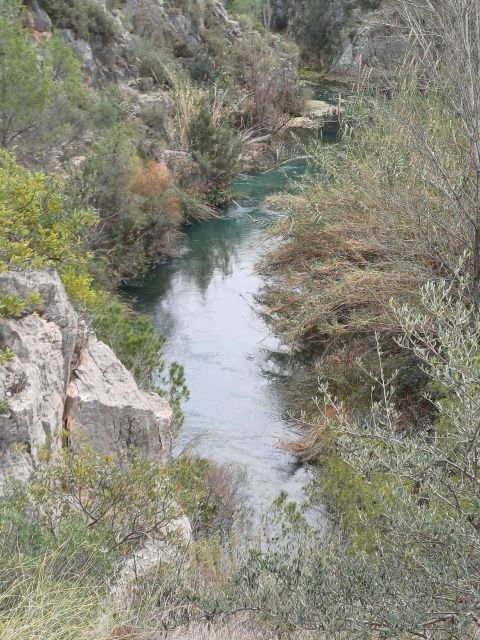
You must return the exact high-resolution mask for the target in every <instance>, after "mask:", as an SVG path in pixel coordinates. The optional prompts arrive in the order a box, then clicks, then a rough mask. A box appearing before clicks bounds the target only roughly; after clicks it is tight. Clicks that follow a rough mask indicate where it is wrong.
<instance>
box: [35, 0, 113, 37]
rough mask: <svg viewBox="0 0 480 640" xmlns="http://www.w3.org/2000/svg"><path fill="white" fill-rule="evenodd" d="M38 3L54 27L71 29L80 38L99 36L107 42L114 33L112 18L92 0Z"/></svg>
mask: <svg viewBox="0 0 480 640" xmlns="http://www.w3.org/2000/svg"><path fill="white" fill-rule="evenodd" d="M40 5H41V6H42V8H43V9H45V11H46V12H47V13H48V15H49V16H50V17H51V19H52V22H53V23H54V25H55V26H56V27H59V28H61V29H73V31H75V33H76V34H77V36H78V37H80V38H83V39H85V40H89V39H90V38H91V37H92V36H100V37H101V38H102V40H103V43H104V44H108V43H109V42H110V41H111V40H112V39H113V37H114V35H115V31H114V27H113V21H112V18H111V17H110V16H109V14H108V13H107V12H106V11H104V10H103V9H102V7H101V6H99V5H98V4H96V3H95V2H94V1H93V0H40Z"/></svg>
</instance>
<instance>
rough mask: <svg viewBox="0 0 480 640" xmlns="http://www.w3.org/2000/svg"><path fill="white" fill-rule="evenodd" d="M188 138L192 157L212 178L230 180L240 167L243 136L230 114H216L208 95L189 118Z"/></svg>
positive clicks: (223, 181) (218, 180)
mask: <svg viewBox="0 0 480 640" xmlns="http://www.w3.org/2000/svg"><path fill="white" fill-rule="evenodd" d="M188 140H189V147H190V149H191V151H192V153H193V157H194V158H195V160H196V161H197V162H198V163H199V164H200V166H201V167H202V168H203V169H204V171H205V172H206V173H207V175H208V176H209V178H210V179H211V180H212V181H215V182H219V183H225V182H228V181H229V180H231V179H232V177H233V176H234V175H235V173H236V172H237V171H238V167H239V158H240V153H241V149H242V142H241V139H240V137H239V135H238V133H236V132H235V131H234V129H233V128H232V126H231V123H230V121H229V118H228V117H227V116H221V117H220V118H218V119H215V118H214V116H213V115H212V104H211V102H210V101H209V100H207V99H206V98H204V99H203V100H202V101H201V103H200V105H199V107H198V110H197V113H196V115H195V116H194V117H193V118H192V120H191V121H190V124H189V129H188Z"/></svg>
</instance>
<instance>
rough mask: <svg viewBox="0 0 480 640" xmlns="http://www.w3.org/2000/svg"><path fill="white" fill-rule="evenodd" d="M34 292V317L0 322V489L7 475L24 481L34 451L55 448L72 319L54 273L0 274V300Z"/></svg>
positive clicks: (69, 358) (71, 341)
mask: <svg viewBox="0 0 480 640" xmlns="http://www.w3.org/2000/svg"><path fill="white" fill-rule="evenodd" d="M33 292H35V293H38V294H40V296H41V298H42V300H43V303H42V304H41V305H39V307H38V308H37V310H36V313H34V314H32V313H29V314H28V315H25V316H24V317H21V318H17V319H7V318H1V319H0V347H1V348H2V349H4V348H6V347H9V348H10V349H12V351H13V352H14V353H15V358H14V360H13V361H12V362H9V363H7V364H5V365H3V366H2V367H0V398H1V399H2V400H3V404H4V405H5V406H4V407H2V411H3V413H2V415H0V486H1V484H3V480H4V478H5V476H6V475H7V474H10V473H13V475H14V476H15V477H18V478H21V479H24V478H25V477H28V474H29V472H30V471H31V469H32V468H33V465H34V464H35V460H36V457H37V452H38V449H39V447H41V446H42V445H44V444H48V445H49V446H50V447H52V448H55V447H56V446H58V435H59V434H60V433H61V429H62V421H63V411H64V404H65V397H66V391H67V386H68V382H69V377H70V367H71V363H72V358H73V354H74V350H75V344H76V339H77V332H78V320H77V316H76V314H75V312H74V311H73V309H72V307H71V305H70V303H69V301H68V298H67V295H66V293H65V290H64V288H63V286H62V284H61V282H60V278H59V277H58V275H57V274H56V273H49V272H47V271H39V272H32V273H12V272H7V273H2V274H0V297H2V298H3V297H5V296H7V295H15V296H18V297H19V298H22V299H27V298H28V296H29V295H30V294H31V293H33Z"/></svg>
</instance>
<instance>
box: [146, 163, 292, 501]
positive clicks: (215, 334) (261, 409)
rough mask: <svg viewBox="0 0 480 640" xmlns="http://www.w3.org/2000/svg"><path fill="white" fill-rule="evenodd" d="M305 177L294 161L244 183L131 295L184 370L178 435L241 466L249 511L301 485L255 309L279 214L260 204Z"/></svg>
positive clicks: (268, 339) (267, 340)
mask: <svg viewBox="0 0 480 640" xmlns="http://www.w3.org/2000/svg"><path fill="white" fill-rule="evenodd" d="M302 171H303V167H302V166H301V165H299V164H298V163H295V162H292V163H290V164H289V165H286V166H284V167H283V168H280V169H276V170H274V171H270V172H268V173H266V174H260V175H256V176H253V177H251V176H249V177H246V178H243V179H240V180H239V181H238V182H237V183H236V184H235V185H234V200H235V202H232V204H231V205H230V206H229V207H228V208H226V210H225V213H224V215H223V216H222V218H220V219H218V220H212V221H209V222H206V223H202V224H198V225H194V226H192V227H190V228H187V230H186V238H185V242H184V249H183V252H182V254H181V256H179V257H178V258H175V259H173V260H171V261H170V262H169V263H168V264H165V265H162V266H160V267H158V268H157V269H155V270H154V271H152V272H151V273H150V275H149V276H148V277H147V278H146V280H145V281H144V282H143V284H142V286H141V287H140V288H138V289H136V290H135V296H136V299H137V307H138V308H139V309H140V310H141V311H143V312H145V313H147V314H148V315H149V316H150V317H151V318H152V320H153V321H154V323H155V325H156V326H157V328H158V329H159V330H160V331H161V332H163V333H164V334H165V336H166V337H167V358H168V359H169V360H177V361H179V362H181V363H182V364H183V365H184V367H185V373H186V377H187V382H188V386H189V389H190V395H191V397H190V400H189V401H188V402H187V403H186V404H185V425H184V430H183V433H184V435H185V436H187V437H189V436H190V437H191V436H197V435H200V434H201V435H202V436H203V437H202V438H201V439H200V441H199V443H198V444H197V447H196V448H197V450H198V451H199V453H200V454H202V455H205V456H206V457H208V458H210V459H213V460H217V461H219V462H227V463H230V462H231V463H237V464H240V465H243V466H245V467H246V469H247V471H248V474H249V477H250V487H251V495H252V502H253V504H255V505H264V504H266V503H268V502H269V501H271V500H272V499H273V498H275V497H276V496H277V495H278V493H279V492H280V490H282V489H284V490H286V491H288V492H289V493H290V494H292V496H296V495H298V493H299V491H300V488H301V486H302V484H303V481H304V477H303V474H304V472H303V471H302V470H301V469H298V468H297V467H296V466H295V464H294V463H293V460H291V458H290V457H289V456H288V455H287V454H286V453H285V452H283V451H282V450H280V449H279V448H278V446H277V443H278V439H279V438H280V437H282V436H285V435H287V434H288V432H289V425H288V423H287V422H286V421H285V420H284V418H283V416H282V409H281V404H280V401H279V397H278V395H277V385H276V383H275V377H274V376H273V377H272V375H271V374H272V373H275V372H276V371H277V370H276V366H275V364H274V363H273V361H272V359H271V358H270V357H269V356H270V352H271V351H272V350H275V349H277V348H278V347H279V344H278V342H277V340H276V339H275V338H274V337H273V336H272V335H271V334H270V333H269V331H268V328H267V327H266V325H265V323H264V322H263V320H262V319H261V318H260V317H259V316H258V315H257V314H256V312H255V309H254V305H255V301H254V296H255V295H256V294H257V293H258V292H259V290H260V289H261V287H262V284H263V281H262V279H261V278H260V277H259V276H258V275H257V274H256V273H255V265H256V263H257V261H258V259H259V257H260V255H261V253H262V251H264V249H265V242H266V240H265V237H264V231H263V228H264V226H265V225H266V224H268V223H269V222H271V221H272V219H273V218H274V217H276V216H278V215H279V214H278V213H274V212H272V211H268V210H267V209H266V208H265V207H264V206H263V204H262V203H263V200H264V198H265V196H266V195H267V194H269V193H272V192H274V191H277V190H280V189H281V188H282V187H284V186H285V184H286V182H287V180H288V179H289V178H294V177H295V176H296V175H298V174H299V173H301V172H302Z"/></svg>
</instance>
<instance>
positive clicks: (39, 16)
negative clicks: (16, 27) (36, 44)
mask: <svg viewBox="0 0 480 640" xmlns="http://www.w3.org/2000/svg"><path fill="white" fill-rule="evenodd" d="M24 24H25V26H26V27H27V28H28V29H32V30H33V31H38V32H39V33H51V31H52V21H51V20H50V16H49V15H48V13H47V12H46V11H44V10H43V9H42V8H41V7H40V6H39V4H38V2H37V0H33V2H29V3H28V5H27V7H26V9H25V14H24Z"/></svg>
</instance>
